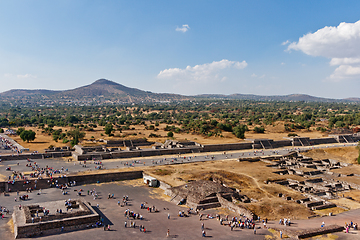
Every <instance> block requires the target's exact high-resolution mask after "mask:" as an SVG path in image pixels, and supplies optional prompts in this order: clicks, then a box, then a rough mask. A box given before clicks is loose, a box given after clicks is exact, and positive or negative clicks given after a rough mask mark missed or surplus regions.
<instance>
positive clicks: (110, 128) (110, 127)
mask: <svg viewBox="0 0 360 240" xmlns="http://www.w3.org/2000/svg"><path fill="white" fill-rule="evenodd" d="M104 130H105V134H106V135H108V136H110V135H111V132H112V131H113V130H114V127H113V125H112V124H111V123H108V124H106V125H105V128H104Z"/></svg>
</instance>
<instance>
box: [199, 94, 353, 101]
mask: <svg viewBox="0 0 360 240" xmlns="http://www.w3.org/2000/svg"><path fill="white" fill-rule="evenodd" d="M197 97H199V98H213V99H240V100H254V101H285V102H299V101H304V102H360V98H345V99H332V98H321V97H314V96H310V95H306V94H290V95H273V96H261V95H254V94H239V93H236V94H230V95H221V94H202V95H197Z"/></svg>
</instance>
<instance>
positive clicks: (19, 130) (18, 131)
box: [16, 127, 25, 136]
mask: <svg viewBox="0 0 360 240" xmlns="http://www.w3.org/2000/svg"><path fill="white" fill-rule="evenodd" d="M23 131H25V128H23V127H21V128H18V129H17V130H16V134H17V135H19V136H20V134H21V133H22V132H23Z"/></svg>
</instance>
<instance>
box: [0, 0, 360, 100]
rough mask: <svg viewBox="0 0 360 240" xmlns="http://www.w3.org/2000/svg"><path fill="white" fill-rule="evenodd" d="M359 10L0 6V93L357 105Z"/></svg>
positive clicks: (272, 4) (335, 4)
mask: <svg viewBox="0 0 360 240" xmlns="http://www.w3.org/2000/svg"><path fill="white" fill-rule="evenodd" d="M359 9H360V2H359V1H285V0H284V1H256V0H255V1H208V0H206V1H106V0H103V1H95V0H94V1H74V0H72V1H17V0H12V1H0V86H1V88H0V91H1V92H2V91H6V90H9V89H15V88H28V89H40V88H41V89H54V90H59V89H70V88H75V87H79V86H83V85H87V84H90V83H92V82H93V81H95V80H97V79H99V78H106V79H109V80H112V81H115V82H118V83H120V84H123V85H126V86H129V87H135V88H139V89H142V90H147V91H153V92H170V93H180V94H187V95H192V94H202V93H219V94H232V93H246V94H261V95H284V94H292V93H304V94H310V95H315V96H321V97H331V98H346V97H360V94H359V89H360V22H359V23H357V21H359V20H360V15H359V14H358V12H359Z"/></svg>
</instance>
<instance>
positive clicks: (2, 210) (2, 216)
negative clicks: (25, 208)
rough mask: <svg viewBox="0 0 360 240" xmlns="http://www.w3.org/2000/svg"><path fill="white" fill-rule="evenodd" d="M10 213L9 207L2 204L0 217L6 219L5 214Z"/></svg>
mask: <svg viewBox="0 0 360 240" xmlns="http://www.w3.org/2000/svg"><path fill="white" fill-rule="evenodd" d="M9 214H10V211H9V209H7V208H6V207H4V206H0V218H1V220H3V219H4V217H5V215H9Z"/></svg>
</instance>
